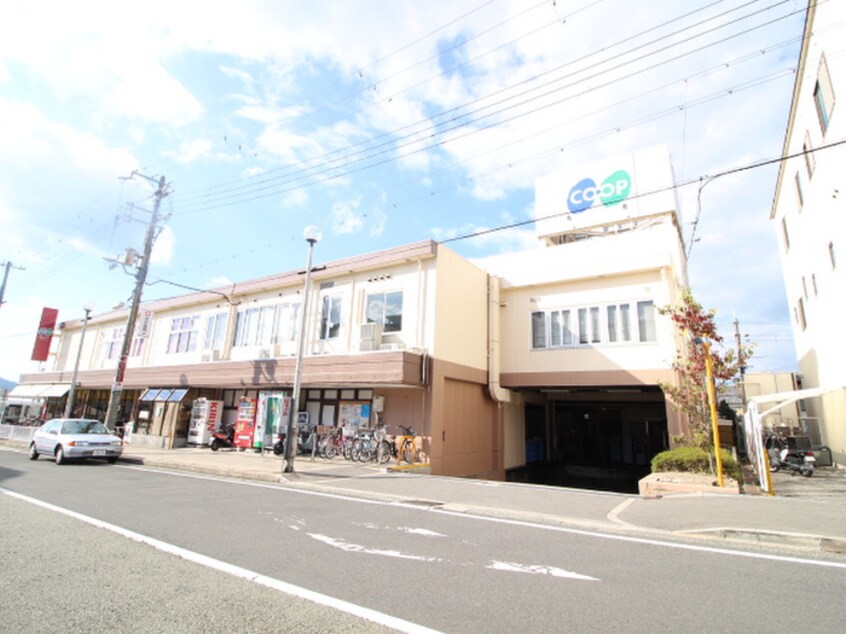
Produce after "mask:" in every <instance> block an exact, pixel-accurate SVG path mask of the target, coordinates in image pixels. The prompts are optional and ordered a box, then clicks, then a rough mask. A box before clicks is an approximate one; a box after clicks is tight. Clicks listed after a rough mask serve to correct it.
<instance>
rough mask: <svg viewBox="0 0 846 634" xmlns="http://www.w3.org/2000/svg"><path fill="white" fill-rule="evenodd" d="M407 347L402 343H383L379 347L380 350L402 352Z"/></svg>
mask: <svg viewBox="0 0 846 634" xmlns="http://www.w3.org/2000/svg"><path fill="white" fill-rule="evenodd" d="M404 348H405V346H403V345H402V344H401V343H383V344H382V345H380V346H379V350H402V349H404Z"/></svg>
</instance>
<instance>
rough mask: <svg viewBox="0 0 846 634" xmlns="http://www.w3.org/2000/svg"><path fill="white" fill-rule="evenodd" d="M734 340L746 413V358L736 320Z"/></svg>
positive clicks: (738, 323) (735, 320) (741, 397)
mask: <svg viewBox="0 0 846 634" xmlns="http://www.w3.org/2000/svg"><path fill="white" fill-rule="evenodd" d="M734 340H735V342H736V343H737V363H738V365H739V366H740V401H741V403H742V405H741V407H742V408H743V413H744V414H745V413H746V356H745V355H744V354H743V341H742V340H741V338H740V322H739V321H738V320H737V317H735V318H734Z"/></svg>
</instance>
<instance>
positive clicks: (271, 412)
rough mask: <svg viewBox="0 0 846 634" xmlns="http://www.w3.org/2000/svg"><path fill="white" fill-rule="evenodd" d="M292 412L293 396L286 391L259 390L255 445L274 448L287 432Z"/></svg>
mask: <svg viewBox="0 0 846 634" xmlns="http://www.w3.org/2000/svg"><path fill="white" fill-rule="evenodd" d="M290 412H291V397H290V396H287V395H286V394H285V393H284V392H259V398H258V414H257V415H256V433H255V437H254V438H253V447H256V448H263V449H268V450H269V449H272V448H273V445H274V443H275V442H276V441H277V440H279V434H284V433H285V428H286V426H287V423H288V416H289V415H290Z"/></svg>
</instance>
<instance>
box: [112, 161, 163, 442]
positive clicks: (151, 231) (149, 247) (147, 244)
mask: <svg viewBox="0 0 846 634" xmlns="http://www.w3.org/2000/svg"><path fill="white" fill-rule="evenodd" d="M132 176H141V178H146V179H147V180H149V181H152V182H156V180H155V179H154V178H150V177H149V176H144V175H143V174H139V173H138V172H133V173H132ZM130 178H131V176H130ZM168 193H169V192H168V191H167V182H166V181H165V177H164V176H162V177H161V178H160V179H159V180H158V189H157V190H156V193H155V198H156V202H155V204H154V205H153V213H152V217H151V218H150V224H149V226H148V227H147V236H146V237H145V239H144V253H143V255H142V256H141V261H140V263H139V265H138V270H137V271H136V272H135V291H134V292H133V293H132V305H131V306H130V307H129V317H128V318H127V320H126V331H125V332H124V334H123V346H121V349H120V358H119V359H118V367H117V372H116V373H115V380H114V383H113V384H112V393H111V395H110V396H109V407H108V409H107V410H106V427H108V428H109V429H114V428H115V423H116V422H117V416H118V412H119V410H120V396H121V392H123V375H124V374H125V373H126V360H127V359H128V358H129V350H130V348H131V347H132V335H133V333H134V331H135V321H136V319H137V318H138V307H139V306H140V305H141V293H142V291H143V290H144V283H145V282H146V281H147V270H148V269H149V266H150V254H151V253H152V252H153V242H154V241H155V239H156V225H157V223H158V221H159V206H160V205H161V202H162V198H164V197H165V196H167V195H168Z"/></svg>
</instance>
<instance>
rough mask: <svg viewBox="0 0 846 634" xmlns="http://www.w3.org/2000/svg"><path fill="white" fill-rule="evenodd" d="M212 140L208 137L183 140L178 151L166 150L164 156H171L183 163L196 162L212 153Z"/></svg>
mask: <svg viewBox="0 0 846 634" xmlns="http://www.w3.org/2000/svg"><path fill="white" fill-rule="evenodd" d="M212 145H213V144H212V142H211V141H209V140H208V139H195V140H194V141H183V142H182V143H180V144H179V150H178V151H177V152H170V151H164V152H162V155H163V156H169V157H172V158H174V159H176V160H177V161H179V162H180V163H182V164H183V165H187V164H189V163H194V162H195V161H198V160H200V159H203V158H207V157H209V156H210V155H211V149H212Z"/></svg>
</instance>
